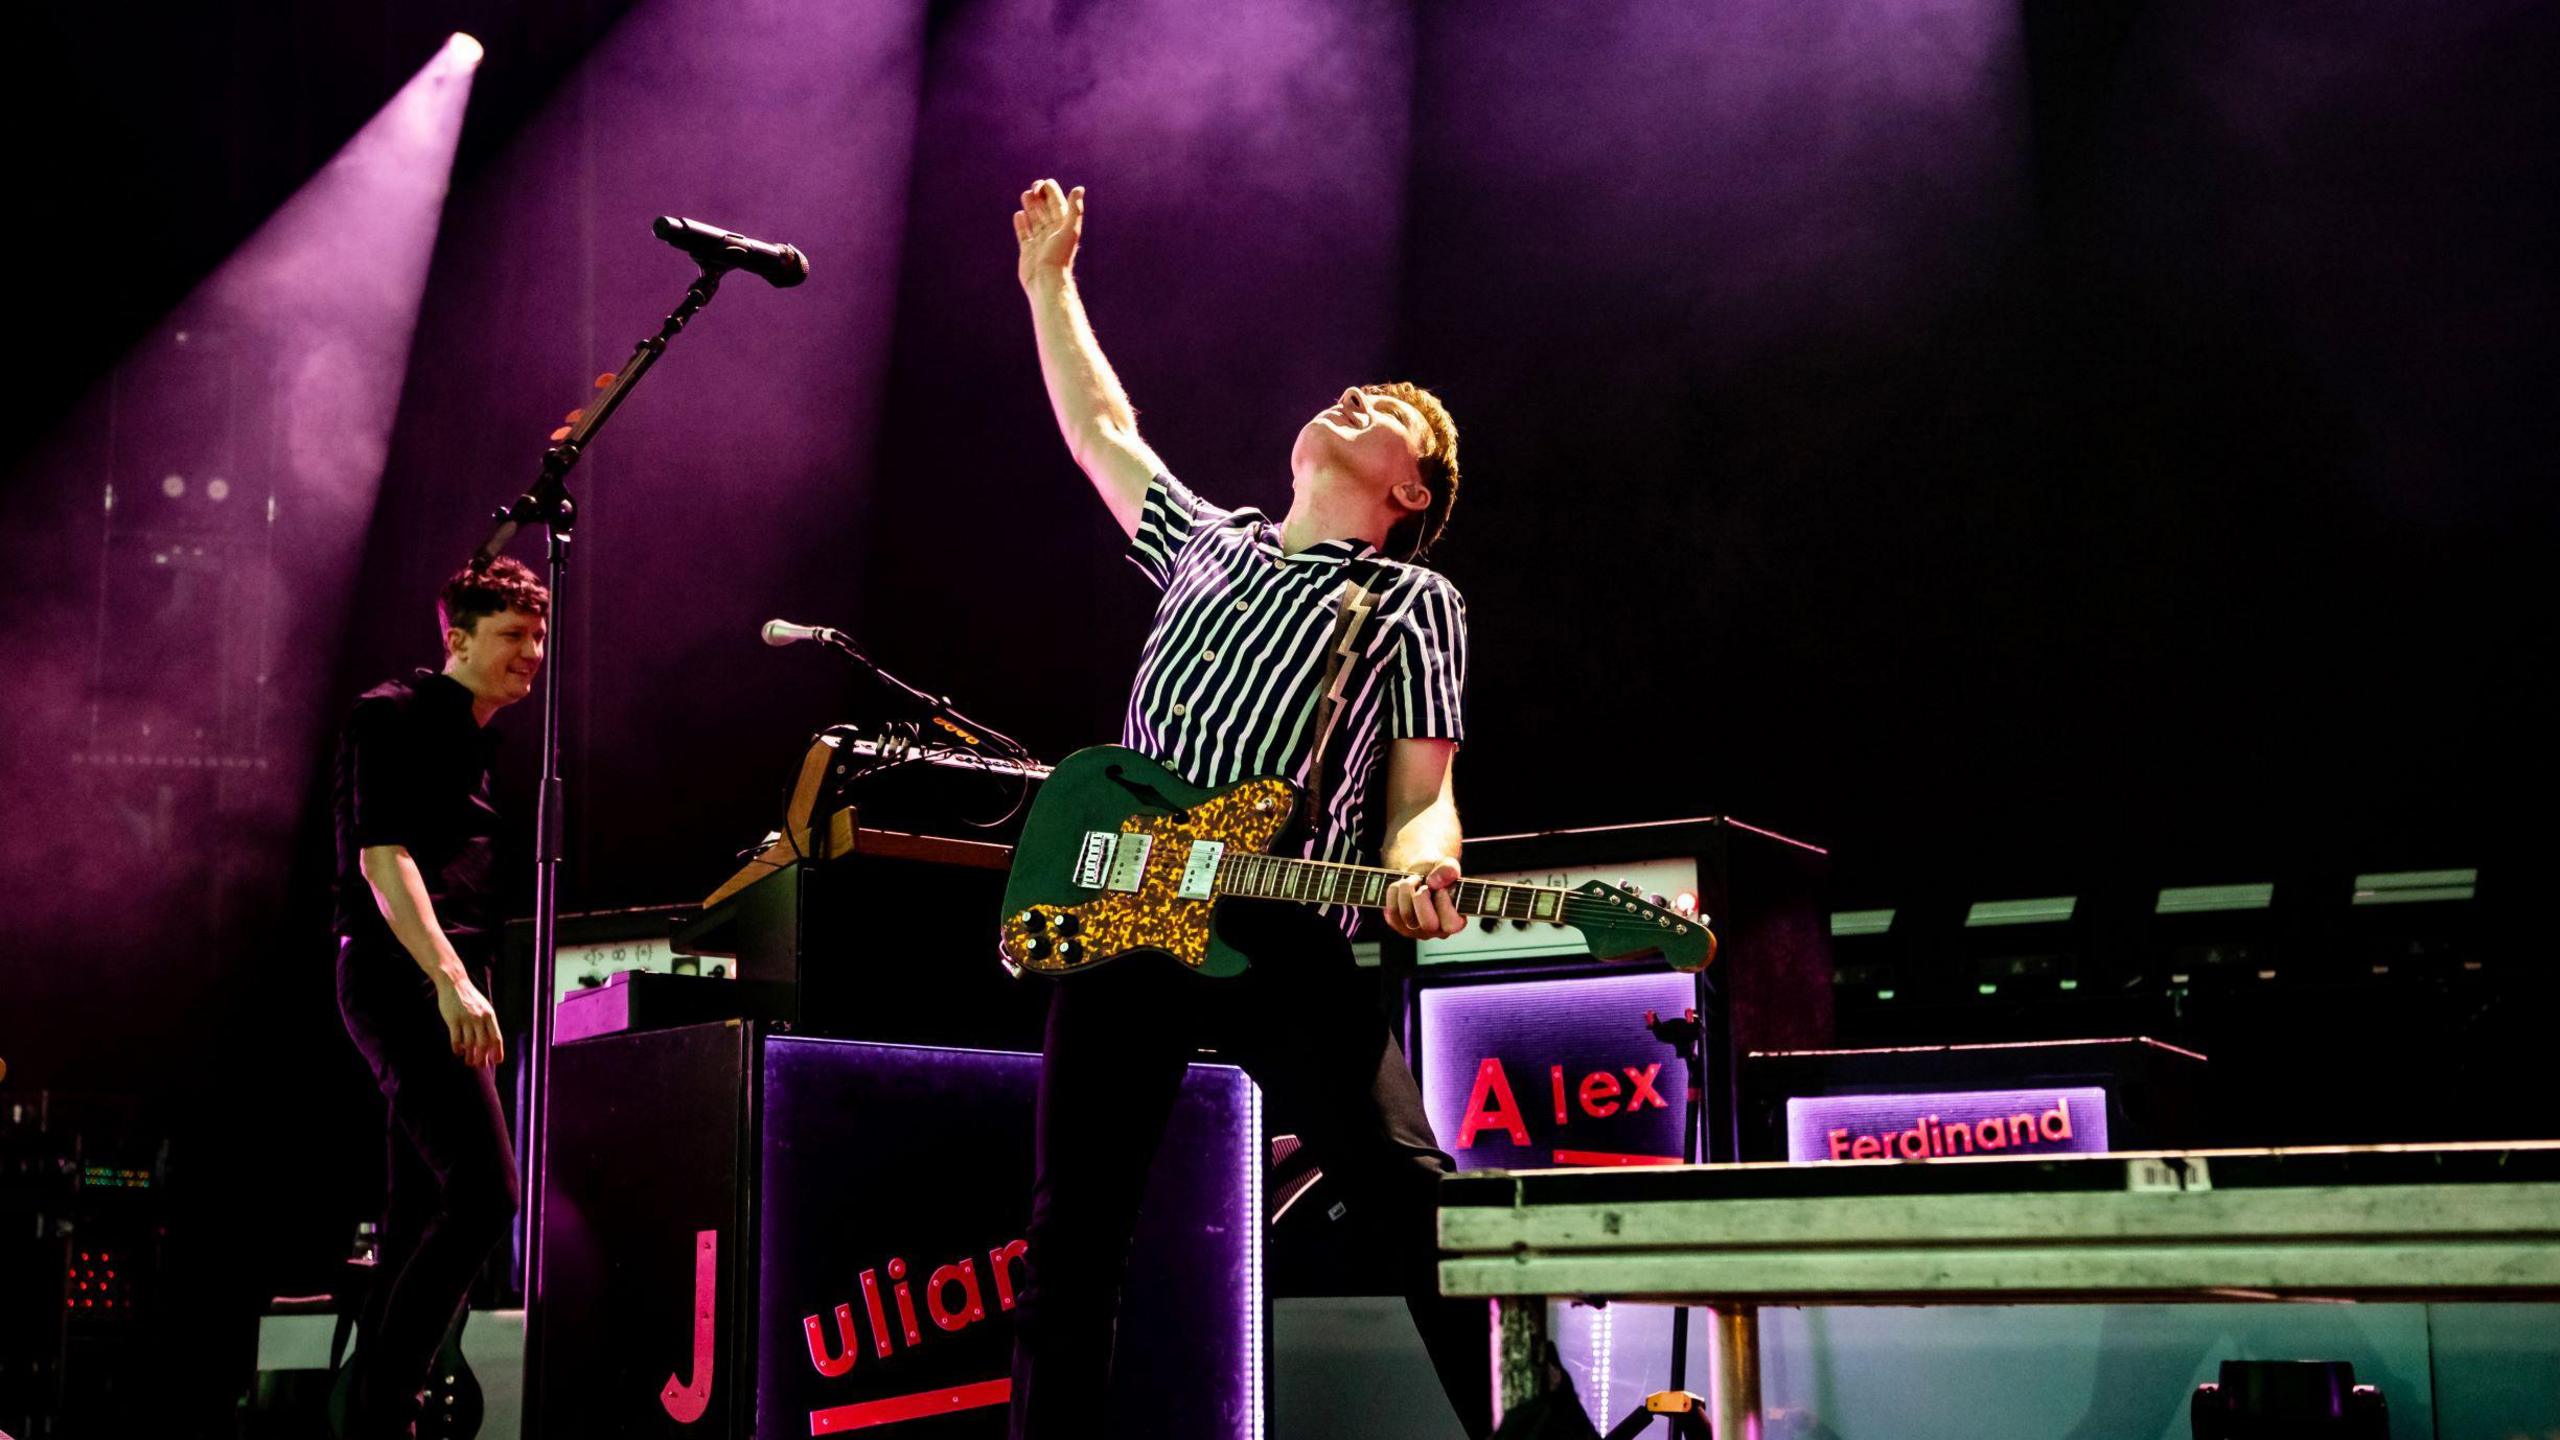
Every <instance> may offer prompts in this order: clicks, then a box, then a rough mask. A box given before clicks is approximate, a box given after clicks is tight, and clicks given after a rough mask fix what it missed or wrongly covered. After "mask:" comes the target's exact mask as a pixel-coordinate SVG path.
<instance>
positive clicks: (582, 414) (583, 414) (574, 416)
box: [562, 405, 587, 425]
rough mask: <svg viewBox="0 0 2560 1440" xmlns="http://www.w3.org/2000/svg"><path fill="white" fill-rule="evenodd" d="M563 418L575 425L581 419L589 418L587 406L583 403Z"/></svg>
mask: <svg viewBox="0 0 2560 1440" xmlns="http://www.w3.org/2000/svg"><path fill="white" fill-rule="evenodd" d="M562 418H564V419H566V420H567V421H568V422H569V423H570V424H572V425H575V424H577V423H578V422H579V421H581V420H584V419H586V418H587V407H585V406H584V405H581V406H579V407H578V408H577V409H575V410H572V411H570V412H569V413H568V414H567V415H566V416H564V417H562Z"/></svg>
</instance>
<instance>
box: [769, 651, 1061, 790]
mask: <svg viewBox="0 0 2560 1440" xmlns="http://www.w3.org/2000/svg"><path fill="white" fill-rule="evenodd" d="M817 639H818V640H819V641H820V642H821V643H823V644H824V645H826V647H827V648H828V649H830V650H833V651H835V652H836V653H837V654H839V655H841V656H843V657H844V658H845V659H847V660H850V661H852V662H853V663H854V664H856V665H859V666H861V667H862V668H863V669H864V670H867V671H869V672H870V673H871V674H872V675H873V676H874V677H876V678H877V679H878V680H879V681H880V683H881V684H883V685H886V686H888V687H889V688H890V689H892V690H894V691H896V692H898V693H899V694H901V695H904V696H906V697H907V698H908V699H909V700H912V701H914V702H915V703H916V704H917V705H918V706H919V707H921V708H922V709H923V710H924V712H925V716H926V718H927V719H928V720H930V721H931V722H932V723H933V724H935V725H939V726H941V727H942V728H943V729H944V730H946V731H948V732H950V734H951V735H952V737H953V738H955V739H957V740H958V741H959V742H960V743H961V744H963V745H966V746H968V747H969V748H970V749H972V750H978V751H990V752H992V753H994V754H997V755H1003V756H1007V757H1010V758H1015V759H1020V758H1024V757H1027V756H1028V755H1030V753H1031V752H1030V750H1028V749H1027V748H1025V747H1024V746H1023V744H1022V742H1020V741H1018V740H1016V739H1014V738H1013V737H1012V736H1010V735H1007V734H1006V733H1004V732H1003V731H1001V730H998V729H997V728H996V727H994V726H993V725H984V724H980V723H979V722H978V721H975V720H972V719H970V718H969V717H968V716H966V715H963V714H961V713H960V712H959V710H957V709H956V708H954V707H953V706H952V704H951V697H950V696H948V695H932V694H928V693H926V692H925V691H922V690H919V689H917V688H916V687H915V686H913V685H910V684H908V683H907V682H906V681H904V680H901V679H899V678H898V677H897V676H896V675H894V674H892V673H891V672H890V670H889V667H887V666H885V665H883V664H881V663H880V662H879V661H877V660H874V659H872V658H871V657H870V656H868V655H865V654H863V653H862V649H861V647H859V646H857V645H855V644H854V643H853V641H852V640H851V639H849V638H848V637H847V636H846V635H845V633H844V632H843V631H841V630H828V631H825V632H823V633H822V634H820V635H819V636H818V637H817Z"/></svg>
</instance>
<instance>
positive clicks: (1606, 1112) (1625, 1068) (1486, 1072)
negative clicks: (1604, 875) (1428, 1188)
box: [1419, 971, 1697, 1170]
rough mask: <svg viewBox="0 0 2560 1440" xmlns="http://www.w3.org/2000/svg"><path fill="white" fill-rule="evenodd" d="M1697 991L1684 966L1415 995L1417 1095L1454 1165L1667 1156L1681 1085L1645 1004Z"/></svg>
mask: <svg viewBox="0 0 2560 1440" xmlns="http://www.w3.org/2000/svg"><path fill="white" fill-rule="evenodd" d="M1696 1002H1697V989H1696V984H1695V981H1694V980H1693V979H1692V978H1691V977H1689V976H1687V975H1678V974H1668V973H1662V972H1654V971H1642V972H1634V973H1626V974H1606V975H1579V976H1569V977H1564V978H1559V979H1540V980H1515V981H1508V982H1502V983H1496V984H1489V985H1452V986H1445V987H1441V988H1436V989H1430V990H1425V991H1423V992H1422V1000H1421V1022H1422V1033H1421V1045H1420V1047H1419V1048H1420V1051H1421V1055H1422V1104H1423V1108H1424V1110H1425V1111H1426V1112H1427V1113H1428V1114H1429V1115H1430V1116H1431V1129H1432V1132H1433V1133H1434V1134H1435V1135H1437V1136H1438V1137H1439V1139H1440V1144H1441V1145H1442V1146H1443V1147H1444V1148H1445V1149H1447V1150H1448V1151H1449V1153H1450V1154H1452V1155H1454V1156H1456V1157H1457V1160H1458V1168H1459V1169H1461V1170H1493V1169H1503V1170H1530V1169H1543V1168H1545V1167H1548V1166H1552V1165H1668V1164H1676V1163H1678V1161H1679V1159H1680V1152H1681V1146H1680V1127H1681V1117H1683V1116H1684V1115H1686V1114H1687V1113H1688V1098H1689V1086H1688V1080H1687V1076H1686V1074H1685V1073H1684V1071H1683V1069H1682V1067H1681V1063H1680V1056H1679V1053H1678V1052H1677V1051H1675V1050H1673V1049H1672V1048H1671V1047H1670V1046H1668V1045H1665V1044H1663V1043H1661V1042H1660V1041H1658V1040H1656V1039H1654V1038H1653V1035H1652V1033H1651V1032H1650V1031H1648V1030H1646V1029H1645V1024H1644V1017H1645V1013H1646V1012H1647V1011H1656V1012H1660V1013H1663V1014H1671V1015H1676V1014H1678V1013H1680V1012H1681V1011H1683V1010H1685V1009H1688V1008H1689V1007H1690V1006H1692V1005H1694V1004H1695V1003H1696Z"/></svg>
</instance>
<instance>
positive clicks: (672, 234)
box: [649, 215, 809, 290]
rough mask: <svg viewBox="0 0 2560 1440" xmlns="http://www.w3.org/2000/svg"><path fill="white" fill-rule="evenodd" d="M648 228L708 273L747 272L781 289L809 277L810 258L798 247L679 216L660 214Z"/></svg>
mask: <svg viewBox="0 0 2560 1440" xmlns="http://www.w3.org/2000/svg"><path fill="white" fill-rule="evenodd" d="M649 228H650V229H651V230H652V231H654V232H656V234H657V237H658V238H659V239H661V240H664V241H666V242H667V243H668V244H670V245H673V246H674V247H676V248H677V249H679V250H681V251H683V252H684V253H686V254H687V255H690V256H692V257H693V259H694V263H696V264H698V265H700V266H701V267H702V268H704V269H705V270H744V271H746V272H747V273H748V274H750V275H753V276H755V277H756V278H758V279H760V280H762V281H764V282H765V283H766V284H768V285H771V286H773V287H774V288H775V289H778V290H779V289H788V288H789V287H791V286H793V285H797V284H799V283H800V282H801V281H803V280H806V279H808V278H809V257H808V256H806V255H803V254H801V253H800V251H799V248H798V247H797V246H792V245H776V244H774V243H773V242H772V241H769V240H753V239H749V238H748V237H746V236H744V235H741V234H738V233H737V232H736V231H734V230H723V229H721V228H720V227H719V226H717V225H706V224H704V223H702V222H701V221H699V220H687V219H684V218H682V217H681V216H676V215H661V216H659V217H658V218H657V219H655V220H652V221H650V222H649Z"/></svg>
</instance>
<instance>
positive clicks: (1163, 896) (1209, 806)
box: [1004, 780, 1293, 975]
mask: <svg viewBox="0 0 2560 1440" xmlns="http://www.w3.org/2000/svg"><path fill="white" fill-rule="evenodd" d="M1292 803H1293V797H1292V795H1291V793H1290V789H1289V785H1288V782H1286V781H1283V780H1248V781H1246V782H1244V783H1243V784H1240V785H1238V786H1236V787H1235V788H1234V789H1232V790H1228V791H1225V792H1223V793H1221V794H1218V795H1214V796H1212V797H1210V798H1209V799H1206V800H1203V801H1201V802H1200V803H1199V804H1197V805H1194V806H1192V807H1191V808H1190V810H1189V811H1188V812H1187V818H1185V819H1184V820H1181V821H1176V820H1175V819H1174V818H1173V817H1172V816H1170V815H1135V816H1131V817H1130V818H1129V819H1127V820H1124V821H1122V822H1121V823H1120V828H1121V829H1122V830H1124V831H1129V832H1134V833H1141V834H1149V835H1153V836H1155V847H1154V848H1153V849H1152V850H1150V851H1149V852H1148V854H1147V868H1146V873H1145V874H1144V875H1143V876H1141V877H1140V879H1139V882H1138V888H1137V889H1136V890H1134V891H1124V890H1114V891H1108V892H1105V893H1104V894H1101V895H1098V896H1096V897H1095V898H1093V899H1091V900H1088V901H1086V902H1084V903H1083V904H1081V905H1070V906H1049V905H1043V906H1040V907H1038V908H1039V909H1040V910H1041V911H1042V912H1044V913H1047V914H1050V915H1052V916H1055V915H1073V916H1075V917H1076V918H1077V919H1078V920H1079V921H1081V922H1082V924H1083V926H1084V929H1083V932H1082V934H1081V936H1080V938H1081V939H1082V940H1083V942H1084V950H1085V953H1084V955H1083V956H1082V957H1080V958H1079V959H1077V960H1076V961H1075V962H1074V963H1072V964H1070V963H1067V962H1065V961H1062V960H1060V959H1058V957H1057V956H1056V955H1055V954H1051V955H1047V956H1044V957H1042V958H1040V959H1037V960H1033V959H1030V958H1028V957H1026V956H1025V955H1024V954H1023V953H1022V948H1021V947H1022V941H1023V939H1024V938H1025V936H1024V935H1023V932H1022V931H1021V930H1019V929H1018V928H1016V927H1013V926H1011V925H1008V926H1007V927H1006V930H1005V935H1004V951H1005V955H1006V956H1007V958H1009V959H1011V960H1012V961H1013V962H1014V963H1015V964H1017V965H1020V966H1022V967H1023V968H1024V969H1026V970H1031V971H1035V972H1037V973H1039V974H1043V975H1059V974H1065V973H1068V972H1071V971H1076V970H1084V969H1089V968H1091V967H1092V966H1095V965H1099V964H1101V963H1102V962H1104V961H1106V960H1111V959H1114V958H1117V957H1119V956H1121V955H1125V954H1127V953H1129V952H1130V951H1132V950H1161V951H1163V952H1164V953H1166V954H1168V955H1171V956H1172V957H1173V958H1174V959H1176V960H1179V961H1181V962H1182V963H1183V964H1184V965H1186V966H1188V967H1190V968H1191V969H1194V970H1197V969H1199V968H1200V966H1201V965H1202V964H1203V963H1204V962H1206V961H1207V960H1208V958H1209V912H1210V909H1211V908H1212V905H1213V904H1214V902H1213V901H1209V900H1186V899H1184V898H1182V896H1181V894H1180V893H1179V891H1180V890H1181V888H1182V867H1183V864H1184V862H1185V861H1187V860H1188V859H1189V858H1190V856H1191V842H1193V841H1195V840H1215V841H1219V842H1222V843H1224V844H1225V846H1226V847H1227V849H1226V853H1227V854H1229V855H1258V854H1261V853H1262V852H1264V851H1265V850H1267V849H1269V848H1270V846H1271V842H1272V840H1273V839H1274V838H1275V837H1277V836H1278V835H1279V833H1280V829H1281V827H1282V826H1283V825H1285V824H1287V823H1288V820H1289V812H1290V809H1291V806H1292Z"/></svg>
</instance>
